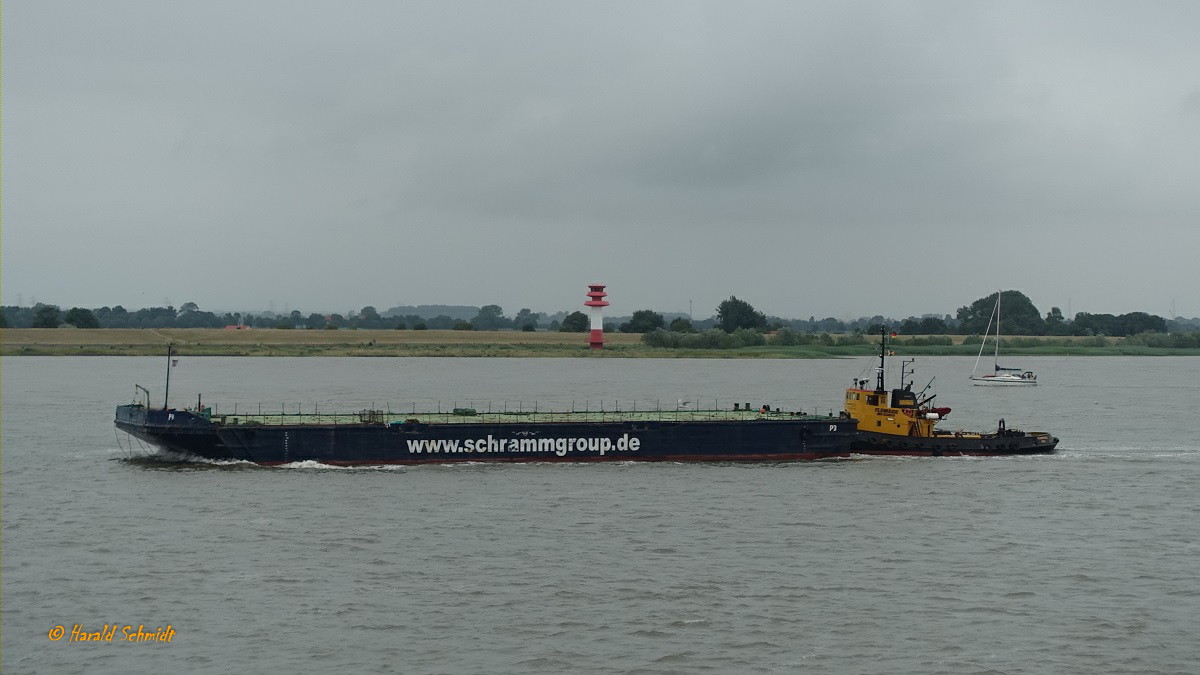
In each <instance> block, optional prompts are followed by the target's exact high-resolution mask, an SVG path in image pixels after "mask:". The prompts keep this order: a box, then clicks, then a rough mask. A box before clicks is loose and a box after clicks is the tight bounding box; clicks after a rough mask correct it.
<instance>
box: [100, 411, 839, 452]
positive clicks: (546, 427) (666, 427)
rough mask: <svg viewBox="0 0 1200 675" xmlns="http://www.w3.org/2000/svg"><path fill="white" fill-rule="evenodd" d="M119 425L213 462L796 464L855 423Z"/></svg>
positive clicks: (166, 414)
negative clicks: (774, 462) (777, 462)
mask: <svg viewBox="0 0 1200 675" xmlns="http://www.w3.org/2000/svg"><path fill="white" fill-rule="evenodd" d="M115 423H116V426H117V428H118V429H121V430H123V431H125V432H126V433H129V434H130V435H132V436H134V437H136V438H138V439H141V440H142V441H145V442H146V443H149V444H151V445H153V446H156V447H159V448H163V449H166V450H171V451H175V452H180V453H187V454H192V455H197V456H199V457H204V458H207V459H214V460H242V461H248V462H254V463H256V464H265V465H275V464H287V463H292V462H305V461H313V462H320V463H323V464H332V465H371V464H423V463H446V462H600V461H626V462H627V461H685V462H692V461H716V462H735V461H789V460H812V459H824V458H832V457H846V456H849V455H850V453H851V452H852V443H853V441H854V439H855V437H856V430H857V423H856V422H855V421H854V420H850V419H845V418H836V417H813V416H803V415H797V416H789V415H786V414H784V415H774V416H763V417H762V418H758V419H724V420H721V419H717V420H702V419H686V418H684V419H679V418H672V417H671V416H670V415H669V414H667V415H664V416H662V417H661V418H660V419H650V418H645V419H626V420H623V421H511V422H488V421H472V422H466V421H464V422H442V423H434V424H429V423H422V422H420V421H417V420H415V419H413V420H409V421H398V422H392V423H384V422H363V423H357V424H287V423H279V424H274V423H273V424H247V423H240V424H228V423H224V422H222V421H220V420H218V421H214V420H212V419H210V418H208V417H206V416H202V415H199V414H196V413H194V412H191V411H184V410H161V409H149V408H147V407H145V406H142V405H136V404H135V405H122V406H117V410H116V420H115Z"/></svg>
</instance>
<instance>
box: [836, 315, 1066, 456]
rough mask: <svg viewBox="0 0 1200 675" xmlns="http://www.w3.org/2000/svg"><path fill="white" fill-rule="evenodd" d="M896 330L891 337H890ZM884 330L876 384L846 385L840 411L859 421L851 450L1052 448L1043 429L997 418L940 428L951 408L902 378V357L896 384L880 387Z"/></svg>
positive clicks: (1011, 451)
mask: <svg viewBox="0 0 1200 675" xmlns="http://www.w3.org/2000/svg"><path fill="white" fill-rule="evenodd" d="M895 335H896V334H895V333H892V334H891V337H895ZM887 346H888V334H887V333H886V332H885V331H881V332H880V336H879V367H878V368H877V369H876V377H875V388H874V389H867V388H866V385H867V384H868V380H866V379H861V380H858V379H856V380H855V381H854V385H853V386H851V387H850V388H848V389H846V409H845V410H843V411H842V416H843V417H844V418H847V419H853V420H855V421H857V422H858V433H857V436H856V438H855V440H854V442H853V444H852V446H853V450H854V452H855V453H857V454H862V455H914V456H925V457H942V456H959V455H973V456H982V457H995V456H1008V455H1034V454H1046V453H1051V452H1054V449H1055V448H1056V447H1057V446H1058V438H1056V437H1054V436H1052V435H1050V434H1049V433H1047V432H1044V431H1028V432H1026V431H1021V430H1019V429H1013V428H1011V427H1008V426H1006V425H1005V423H1004V420H1003V419H1001V420H1000V422H999V425H998V426H997V428H996V431H994V432H982V431H979V432H975V431H942V430H940V429H937V428H935V426H936V425H937V423H938V422H939V421H941V420H943V419H945V418H946V416H947V415H949V414H950V408H946V407H934V406H933V405H931V404H932V403H933V399H934V398H936V396H937V395H936V394H931V395H929V396H925V392H926V391H928V389H929V386H928V385H927V386H926V387H925V390H923V391H921V392H914V391H913V390H912V383H911V382H908V383H906V382H905V381H904V380H905V377H906V367H907V366H908V364H910V363H911V361H906V362H902V364H903V365H902V366H901V369H900V385H901V386H900V388H898V389H892V390H891V391H890V392H889V391H888V390H887V388H886V387H885V386H884V379H883V374H884V371H885V368H886V365H887V356H888V348H887ZM932 384H933V382H932V381H930V385H932Z"/></svg>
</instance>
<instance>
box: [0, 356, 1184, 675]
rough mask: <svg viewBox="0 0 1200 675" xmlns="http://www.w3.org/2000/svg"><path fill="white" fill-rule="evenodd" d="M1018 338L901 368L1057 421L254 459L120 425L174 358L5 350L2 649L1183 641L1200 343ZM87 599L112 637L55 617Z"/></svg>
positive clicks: (1091, 660)
mask: <svg viewBox="0 0 1200 675" xmlns="http://www.w3.org/2000/svg"><path fill="white" fill-rule="evenodd" d="M1020 361H1021V362H1020V363H1019V364H1015V365H1021V366H1024V367H1026V368H1033V369H1035V370H1037V371H1038V372H1039V380H1040V384H1039V386H1038V387H1036V388H1032V389H1021V390H1008V389H1004V390H992V389H984V388H980V387H971V386H969V383H968V381H967V379H966V376H967V373H968V372H969V371H970V368H971V365H972V364H973V362H974V359H973V358H954V357H942V358H924V359H918V361H917V364H916V366H917V375H916V377H915V380H916V387H917V388H918V389H920V388H921V387H924V386H925V382H927V381H928V380H929V379H930V378H932V377H936V380H935V381H934V386H933V389H936V390H938V391H939V392H940V395H939V397H938V399H937V404H938V405H944V406H950V407H952V408H954V412H953V413H952V414H951V415H950V417H949V419H948V420H947V421H946V422H944V423H943V426H944V427H946V428H952V429H953V428H959V427H961V428H968V429H969V428H977V429H985V428H994V427H995V426H996V423H997V420H998V418H1000V417H1004V418H1005V419H1006V421H1007V423H1008V425H1009V426H1010V427H1018V428H1022V429H1026V430H1047V431H1051V432H1053V433H1054V434H1055V435H1057V436H1059V437H1060V438H1061V439H1062V443H1061V445H1060V449H1059V452H1058V453H1056V454H1055V455H1052V456H1047V457H1027V458H1011V459H969V458H940V459H909V458H905V459H900V458H869V459H855V460H841V461H830V462H816V463H791V464H767V465H761V464H760V465H731V464H720V465H707V464H645V465H643V464H634V463H627V464H606V465H558V464H526V465H484V464H474V465H453V466H421V467H404V468H394V467H393V468H386V469H385V468H380V469H331V468H325V467H320V466H292V467H285V468H276V469H264V468H259V467H254V466H251V465H245V464H224V465H218V464H207V465H194V464H191V465H181V464H178V463H170V462H163V461H158V460H145V459H142V458H140V457H139V456H138V455H137V453H130V451H129V450H128V449H127V448H126V447H125V446H126V444H127V440H126V439H124V438H122V439H120V440H118V437H117V436H116V434H115V432H114V430H113V427H112V413H113V407H114V406H115V405H116V404H118V403H124V402H128V401H129V400H131V399H132V397H133V392H134V389H133V384H134V383H135V382H136V383H139V384H142V385H145V386H147V387H148V388H150V389H151V392H152V395H153V396H154V397H155V401H156V402H157V403H159V404H161V400H162V399H161V397H162V394H163V391H162V389H163V387H162V383H161V380H162V377H163V375H164V371H165V361H164V360H163V359H150V358H118V357H106V358H70V357H58V358H36V357H13V358H6V359H5V360H4V363H3V406H4V407H3V645H2V647H3V652H2V655H3V656H2V658H3V666H4V667H5V669H6V670H8V671H9V672H14V673H16V672H22V673H24V672H42V673H70V672H89V673H90V672H178V671H198V672H289V671H294V672H305V673H324V672H401V673H411V672H446V673H494V672H517V673H524V672H531V673H559V672H646V673H695V672H721V673H725V672H869V673H905V672H907V673H963V672H1007V673H1020V672H1034V673H1070V672H1075V673H1094V672H1200V647H1198V646H1197V643H1198V642H1200V641H1198V640H1197V639H1196V636H1197V635H1200V499H1198V498H1197V493H1196V487H1197V484H1198V481H1197V479H1198V478H1200V440H1198V439H1200V433H1197V419H1196V418H1197V410H1198V409H1200V408H1198V405H1200V404H1197V401H1200V386H1198V385H1197V375H1198V374H1200V367H1198V366H1200V360H1197V359H1194V358H1122V357H1112V358H1080V357H1074V358H1066V357H1062V358H1056V357H1042V358H1024V359H1021V360H1020ZM871 365H872V363H871V362H870V360H869V359H863V360H836V361H725V360H711V361H710V360H702V361H693V360H661V361H659V360H620V359H562V360H559V359H530V360H526V359H475V360H472V359H333V358H319V359H254V358H239V359H234V358H230V359H225V358H205V359H200V358H192V359H183V360H181V363H180V365H179V367H178V368H176V369H175V370H174V371H173V373H172V382H171V392H172V394H171V402H172V404H174V405H187V404H192V403H194V402H195V397H196V395H197V394H203V396H204V399H203V400H204V403H205V404H206V405H213V404H215V405H216V406H217V407H218V410H219V411H227V410H231V409H232V407H233V406H234V405H237V406H238V407H239V409H245V408H244V407H257V406H258V405H259V404H262V406H263V408H264V410H266V409H272V410H274V409H280V408H283V409H294V408H295V407H296V406H297V405H299V406H302V407H304V408H308V407H311V406H319V407H320V408H321V409H323V410H333V409H335V408H341V409H344V410H359V409H362V408H368V407H375V408H382V407H385V406H388V407H391V408H392V409H404V408H405V407H410V406H413V405H415V406H416V407H417V408H418V409H427V408H429V407H436V406H442V407H452V406H455V405H467V404H469V405H473V406H487V405H489V402H490V405H493V406H504V405H508V406H525V405H532V404H533V402H534V401H538V402H539V403H538V404H539V405H541V406H546V405H562V406H566V407H569V406H570V405H571V404H572V402H574V403H575V405H577V406H580V407H582V406H584V405H586V406H601V405H604V406H609V405H612V406H617V405H619V406H621V407H623V408H624V407H629V406H632V405H634V404H635V403H636V404H638V405H640V406H642V407H645V406H661V407H664V408H666V407H671V408H673V407H674V406H676V405H678V404H679V402H680V401H681V400H682V401H685V402H687V404H688V405H694V404H695V403H694V402H699V403H701V404H703V405H711V404H712V403H713V402H714V401H715V402H716V403H717V404H719V405H722V406H725V405H731V404H732V402H734V401H740V402H750V403H752V404H754V405H758V404H760V403H771V404H773V405H781V406H783V407H785V408H791V409H796V408H802V409H804V410H809V411H814V410H815V411H817V412H829V411H830V410H831V409H832V410H835V411H836V410H838V409H840V407H841V406H840V399H841V394H842V390H843V389H844V387H845V386H846V385H847V384H849V382H850V380H851V378H853V377H855V376H856V375H859V373H860V371H862V370H863V368H869V367H870V366H871ZM865 376H870V371H869V370H868V371H867V372H866V375H865ZM133 449H134V450H135V451H136V450H137V446H136V445H134V446H133ZM131 457H132V458H131ZM105 624H108V625H116V626H118V627H119V628H118V632H117V634H116V636H115V640H114V642H113V643H106V642H102V643H99V644H94V643H79V642H69V641H68V640H69V639H70V636H71V629H72V628H73V627H74V626H75V625H80V626H81V627H82V628H83V629H84V630H87V631H97V630H101V628H102V627H103V626H104V625H105ZM168 624H169V625H170V626H171V627H172V628H173V630H174V631H175V634H174V635H173V637H172V639H171V641H170V642H169V643H165V642H164V643H160V642H143V643H130V642H122V641H121V638H122V632H121V631H120V627H124V626H126V625H131V626H132V627H133V630H135V631H136V629H137V627H138V626H139V625H143V626H145V628H146V630H148V631H153V630H155V629H158V628H161V627H165V626H167V625H168ZM57 626H63V627H64V632H65V636H64V637H63V638H61V639H59V640H57V641H55V640H51V639H50V634H51V632H52V631H53V630H54V629H55V628H56V627H57Z"/></svg>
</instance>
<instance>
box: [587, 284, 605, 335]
mask: <svg viewBox="0 0 1200 675" xmlns="http://www.w3.org/2000/svg"><path fill="white" fill-rule="evenodd" d="M588 288H590V289H591V290H589V291H588V294H587V295H588V299H587V302H585V303H583V305H584V306H585V307H587V308H588V315H589V318H590V319H591V324H592V334H591V337H590V338H589V340H588V344H590V345H591V347H592V349H603V348H604V308H605V307H608V301H607V300H605V299H604V297H605V296H607V295H608V293H605V292H604V284H588Z"/></svg>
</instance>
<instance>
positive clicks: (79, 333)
mask: <svg viewBox="0 0 1200 675" xmlns="http://www.w3.org/2000/svg"><path fill="white" fill-rule="evenodd" d="M604 339H605V348H604V350H603V351H600V352H597V351H593V350H590V349H588V348H587V346H586V343H585V342H586V336H585V335H584V334H580V333H557V332H555V333H551V332H535V333H525V332H514V331H454V330H428V331H401V330H338V331H333V330H279V329H258V328H256V329H251V330H223V329H219V328H158V329H152V328H147V329H137V328H98V329H77V328H6V329H3V330H0V354H3V355H4V356H68V355H72V356H160V355H163V354H165V353H166V348H167V345H168V344H171V345H174V347H175V351H176V352H178V353H179V354H180V355H183V356H467V357H506V356H507V357H514V356H520V357H557V358H573V357H583V358H773V359H820V358H836V357H840V356H858V355H865V354H872V353H875V352H876V350H877V349H878V347H877V346H875V345H872V344H861V345H839V346H823V345H802V346H793V347H781V346H762V347H744V348H741V349H669V348H660V347H648V346H646V345H644V344H642V342H641V336H640V335H638V334H628V333H609V334H606V335H605V337H604ZM1021 341H1022V343H1021V346H1012V347H1007V346H1006V347H1005V348H1004V353H1005V354H1006V355H1027V354H1029V355H1042V356H1063V355H1070V356H1162V355H1185V356H1200V349H1167V348H1154V347H1142V346H1136V345H1122V344H1121V343H1120V341H1119V340H1116V339H1113V338H1109V339H1105V340H1103V341H1101V340H1097V339H1096V338H1079V339H1076V340H1072V339H1063V338H1045V339H1044V340H1040V341H1039V340H1037V339H1030V338H1021ZM956 342H959V343H960V342H961V339H959V340H957V341H956ZM1101 342H1103V345H1101ZM1035 343H1036V344H1035ZM1043 343H1044V344H1043ZM895 351H896V353H897V354H899V355H929V356H941V355H958V356H972V355H975V354H976V353H978V351H979V346H978V344H975V345H963V344H953V345H907V344H905V343H904V339H903V338H902V339H901V340H899V341H898V342H897V343H896V345H895Z"/></svg>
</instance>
